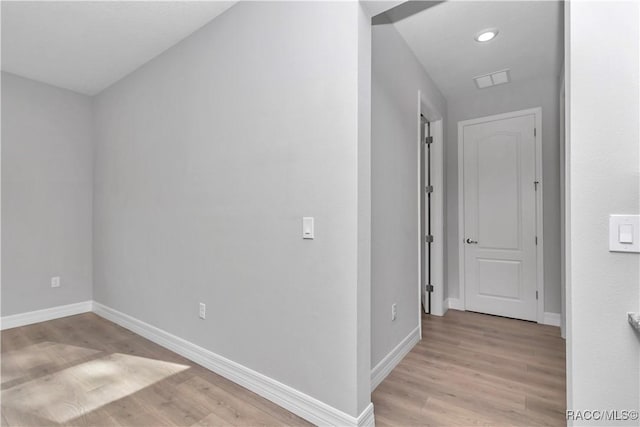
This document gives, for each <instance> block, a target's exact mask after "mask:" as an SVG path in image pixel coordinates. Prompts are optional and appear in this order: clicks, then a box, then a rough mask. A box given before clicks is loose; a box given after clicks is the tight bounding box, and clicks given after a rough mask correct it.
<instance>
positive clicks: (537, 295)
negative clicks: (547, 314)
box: [536, 291, 538, 299]
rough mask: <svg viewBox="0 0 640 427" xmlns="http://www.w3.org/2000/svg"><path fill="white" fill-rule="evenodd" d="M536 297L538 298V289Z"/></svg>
mask: <svg viewBox="0 0 640 427" xmlns="http://www.w3.org/2000/svg"><path fill="white" fill-rule="evenodd" d="M536 299H538V291H536Z"/></svg>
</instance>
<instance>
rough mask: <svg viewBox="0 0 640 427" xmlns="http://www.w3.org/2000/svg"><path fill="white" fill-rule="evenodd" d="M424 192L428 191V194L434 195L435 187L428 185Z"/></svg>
mask: <svg viewBox="0 0 640 427" xmlns="http://www.w3.org/2000/svg"><path fill="white" fill-rule="evenodd" d="M424 191H426V192H427V193H433V185H427V186H426V187H424Z"/></svg>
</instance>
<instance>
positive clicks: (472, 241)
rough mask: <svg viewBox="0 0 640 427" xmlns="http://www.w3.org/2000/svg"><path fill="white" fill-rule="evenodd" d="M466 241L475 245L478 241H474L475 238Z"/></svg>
mask: <svg viewBox="0 0 640 427" xmlns="http://www.w3.org/2000/svg"><path fill="white" fill-rule="evenodd" d="M467 243H469V244H470V245H477V244H478V242H476V241H475V240H471V239H467Z"/></svg>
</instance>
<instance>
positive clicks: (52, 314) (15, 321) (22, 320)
mask: <svg viewBox="0 0 640 427" xmlns="http://www.w3.org/2000/svg"><path fill="white" fill-rule="evenodd" d="M92 307H93V301H83V302H77V303H74V304H68V305H59V306H57V307H51V308H45V309H42V310H35V311H28V312H26V313H20V314H12V315H10V316H3V317H2V318H1V319H0V330H3V331H4V330H5V329H11V328H17V327H18V326H25V325H31V324H33V323H40V322H46V321H47V320H53V319H59V318H61V317H67V316H73V315H75V314H81V313H88V312H90V311H91V310H92Z"/></svg>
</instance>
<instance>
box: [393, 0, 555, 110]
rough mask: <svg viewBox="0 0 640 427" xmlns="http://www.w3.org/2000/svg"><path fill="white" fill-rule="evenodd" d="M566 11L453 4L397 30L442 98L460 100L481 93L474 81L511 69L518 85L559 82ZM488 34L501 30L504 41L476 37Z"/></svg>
mask: <svg viewBox="0 0 640 427" xmlns="http://www.w3.org/2000/svg"><path fill="white" fill-rule="evenodd" d="M401 6H402V5H401ZM562 6H563V5H562V3H561V2H556V1H509V2H503V1H475V2H458V1H448V2H444V3H439V4H437V5H435V6H432V7H430V8H428V9H426V10H422V11H421V12H418V13H416V14H414V15H411V16H409V17H406V18H403V19H400V20H397V21H396V22H394V25H395V26H396V28H397V29H398V31H399V32H400V34H401V35H402V37H403V38H404V39H405V40H406V42H407V43H408V45H409V47H410V48H411V49H412V50H413V52H414V53H415V55H416V56H417V57H418V60H419V61H420V62H421V63H422V65H423V67H424V68H425V70H426V71H427V73H428V74H429V76H431V78H432V79H433V81H434V82H435V83H436V85H437V86H438V87H439V88H440V90H441V91H442V94H443V95H444V96H445V97H447V98H455V97H462V96H466V95H469V94H472V93H473V94H477V93H478V91H479V89H478V88H477V87H476V85H475V83H474V81H473V77H475V76H479V75H483V74H487V73H491V72H493V71H498V70H503V69H506V68H509V69H510V70H511V71H510V77H511V81H512V82H514V83H515V82H523V81H527V80H530V79H535V78H542V77H550V76H556V77H557V76H558V75H559V74H560V69H561V67H562V57H563V51H562V50H563V39H564V34H563V30H562V28H563V27H562V25H563V24H562V23H563V19H564V18H563V14H562V10H563V8H562ZM486 28H498V30H499V34H498V36H497V37H496V38H495V39H493V40H492V41H490V42H487V43H484V44H482V43H478V42H476V41H475V40H474V36H475V35H476V33H478V32H479V31H481V30H483V29H486ZM481 90H486V91H490V90H492V88H487V89H481Z"/></svg>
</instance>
